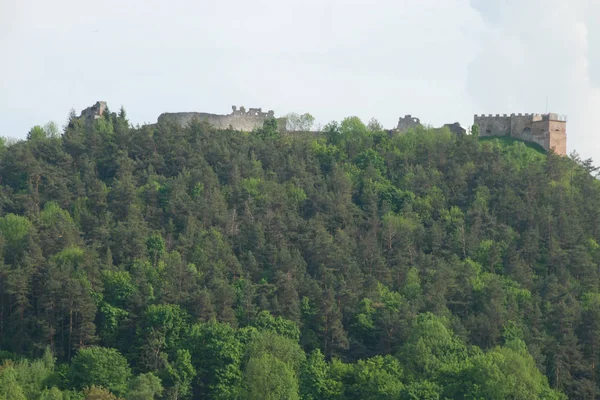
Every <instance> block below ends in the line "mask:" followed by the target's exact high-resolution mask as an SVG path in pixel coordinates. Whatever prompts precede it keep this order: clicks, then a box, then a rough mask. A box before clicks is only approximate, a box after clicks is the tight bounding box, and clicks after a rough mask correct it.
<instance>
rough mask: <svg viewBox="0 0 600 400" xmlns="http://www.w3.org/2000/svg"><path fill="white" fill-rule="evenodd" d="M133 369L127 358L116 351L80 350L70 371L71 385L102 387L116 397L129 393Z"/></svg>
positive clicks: (101, 349) (72, 362)
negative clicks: (128, 387) (128, 385)
mask: <svg viewBox="0 0 600 400" xmlns="http://www.w3.org/2000/svg"><path fill="white" fill-rule="evenodd" d="M130 376H131V369H130V368H129V365H128V363H127V360H126V359H125V357H123V356H122V355H121V354H120V353H119V352H118V351H116V350H115V349H109V348H104V347H98V346H93V347H88V348H85V349H81V350H79V352H77V354H76V355H75V357H73V360H72V361H71V366H70V370H69V381H70V383H71V384H72V385H73V386H74V387H76V388H78V389H83V388H86V387H92V386H93V385H95V386H102V387H105V388H107V389H109V390H110V391H111V392H113V393H115V394H116V395H122V394H125V393H126V392H127V382H128V380H129V378H130Z"/></svg>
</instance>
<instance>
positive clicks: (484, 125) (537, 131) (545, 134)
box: [474, 113, 567, 156]
mask: <svg viewBox="0 0 600 400" xmlns="http://www.w3.org/2000/svg"><path fill="white" fill-rule="evenodd" d="M474 123H475V124H476V125H477V126H478V127H479V135H480V136H510V137H514V138H517V139H521V140H525V141H528V142H533V143H537V144H539V145H540V146H542V147H543V148H544V149H545V150H546V151H549V150H550V149H554V152H555V153H556V154H559V155H562V156H564V155H566V154H567V118H566V116H563V115H558V114H555V113H549V114H510V115H507V114H504V115H499V114H496V115H495V116H494V115H491V114H490V115H487V116H486V115H475V118H474Z"/></svg>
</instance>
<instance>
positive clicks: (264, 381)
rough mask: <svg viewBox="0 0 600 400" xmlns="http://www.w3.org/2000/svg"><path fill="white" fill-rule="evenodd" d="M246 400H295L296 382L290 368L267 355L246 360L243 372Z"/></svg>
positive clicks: (296, 393)
mask: <svg viewBox="0 0 600 400" xmlns="http://www.w3.org/2000/svg"><path fill="white" fill-rule="evenodd" d="M242 398H244V399H248V400H254V399H257V400H258V399H268V400H276V399H277V400H283V399H286V400H295V399H300V397H299V395H298V380H297V379H296V377H295V374H294V372H293V371H292V370H291V368H290V367H289V366H288V365H287V364H286V363H284V362H283V361H281V360H279V359H278V358H276V357H273V356H271V355H269V354H263V355H261V356H259V357H253V358H250V360H248V364H247V366H246V370H245V371H244V392H243V395H242Z"/></svg>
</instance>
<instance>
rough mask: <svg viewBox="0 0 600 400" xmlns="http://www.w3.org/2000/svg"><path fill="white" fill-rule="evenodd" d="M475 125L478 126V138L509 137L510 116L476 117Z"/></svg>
mask: <svg viewBox="0 0 600 400" xmlns="http://www.w3.org/2000/svg"><path fill="white" fill-rule="evenodd" d="M475 124H477V126H479V136H509V135H510V127H511V121H510V116H508V115H506V114H504V115H503V116H500V115H499V114H497V115H496V116H493V115H492V114H490V115H487V116H486V115H481V116H479V115H476V116H475Z"/></svg>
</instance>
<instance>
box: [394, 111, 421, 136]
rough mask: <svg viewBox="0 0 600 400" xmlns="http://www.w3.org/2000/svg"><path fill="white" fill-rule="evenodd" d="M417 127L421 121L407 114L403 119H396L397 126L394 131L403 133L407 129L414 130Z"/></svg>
mask: <svg viewBox="0 0 600 400" xmlns="http://www.w3.org/2000/svg"><path fill="white" fill-rule="evenodd" d="M417 126H421V120H420V119H419V118H415V117H413V116H412V115H410V114H409V115H405V116H404V118H402V117H400V118H398V126H397V127H396V131H398V132H399V133H405V132H407V131H408V130H409V129H412V128H416V127H417Z"/></svg>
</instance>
